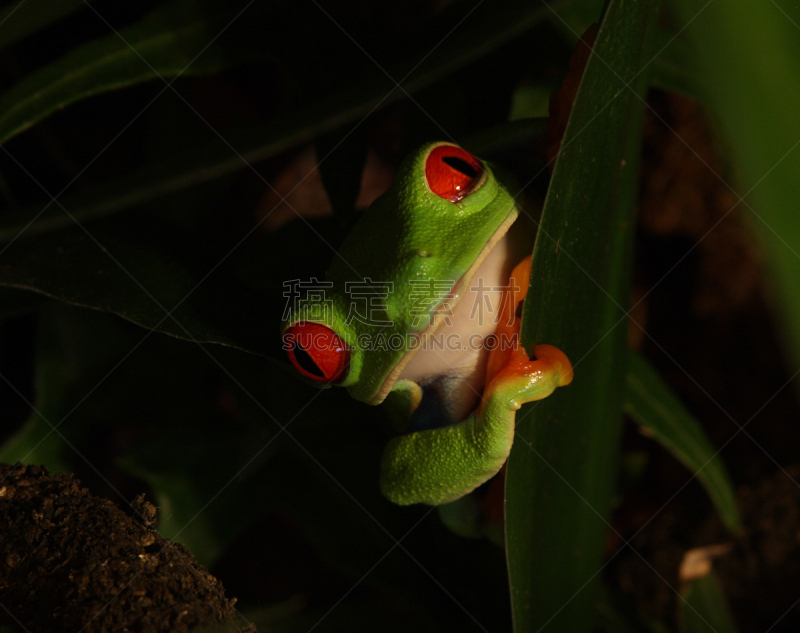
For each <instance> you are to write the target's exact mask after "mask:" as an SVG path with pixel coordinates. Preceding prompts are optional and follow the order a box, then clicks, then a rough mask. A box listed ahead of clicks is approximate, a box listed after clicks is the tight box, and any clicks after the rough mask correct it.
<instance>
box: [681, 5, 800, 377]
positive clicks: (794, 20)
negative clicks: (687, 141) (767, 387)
mask: <svg viewBox="0 0 800 633" xmlns="http://www.w3.org/2000/svg"><path fill="white" fill-rule="evenodd" d="M674 5H675V8H676V9H677V13H678V15H680V16H681V18H682V19H683V20H684V21H688V20H689V19H691V18H692V17H694V16H695V15H696V14H697V13H698V12H699V11H701V9H702V8H703V6H704V5H705V2H703V0H676V1H675V2H674ZM686 32H687V35H688V36H689V38H690V40H691V41H692V43H693V44H694V49H695V63H696V65H697V67H698V68H699V71H700V74H701V76H702V79H703V87H704V92H705V94H706V95H707V99H706V100H705V103H706V104H707V105H708V106H709V107H710V108H711V110H712V113H713V114H714V115H715V116H716V118H717V119H718V121H719V123H720V127H721V129H722V131H723V133H724V136H725V139H726V140H727V143H728V145H729V147H730V149H731V156H730V158H731V160H732V162H734V164H735V167H736V169H735V173H736V174H737V180H738V186H737V190H738V192H739V193H741V194H742V195H743V196H744V202H742V203H740V204H739V208H740V209H741V212H743V213H745V214H746V216H748V217H749V218H750V219H751V221H752V224H753V225H754V226H756V227H758V230H759V231H760V233H761V236H762V238H763V245H764V246H765V247H766V250H765V252H766V255H767V259H768V262H769V264H770V268H771V271H770V272H771V273H772V275H773V279H774V282H775V285H776V290H777V293H776V296H777V298H778V299H779V302H780V303H779V306H778V308H779V316H780V317H781V318H782V321H783V326H784V327H785V330H786V333H787V335H788V348H789V351H790V353H791V354H792V356H793V360H794V363H795V366H797V363H798V362H799V361H800V214H798V213H797V201H798V200H799V199H800V179H798V174H800V117H798V115H797V113H798V111H800V83H798V81H797V78H798V77H800V6H798V4H797V3H796V2H788V1H787V0H774V1H771V2H749V1H748V0H726V1H725V2H713V3H711V5H710V6H708V8H706V9H705V10H704V11H703V12H702V13H701V14H700V15H699V16H698V17H697V19H695V20H694V21H693V22H692V24H691V25H690V26H689V28H688V29H687V30H686Z"/></svg>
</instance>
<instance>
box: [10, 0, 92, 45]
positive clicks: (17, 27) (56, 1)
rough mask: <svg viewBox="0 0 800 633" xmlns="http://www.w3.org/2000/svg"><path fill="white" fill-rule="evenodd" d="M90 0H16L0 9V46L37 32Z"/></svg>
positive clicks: (84, 6) (84, 5) (83, 7)
mask: <svg viewBox="0 0 800 633" xmlns="http://www.w3.org/2000/svg"><path fill="white" fill-rule="evenodd" d="M90 1H91V0H17V1H16V2H14V4H12V5H10V6H8V7H5V8H4V9H2V10H0V33H2V37H0V48H5V47H6V46H11V45H12V44H15V43H16V42H19V41H20V40H22V39H24V38H26V37H28V36H29V35H33V34H34V33H37V32H39V31H41V30H42V29H44V28H45V27H47V26H50V25H51V24H53V23H54V22H56V21H58V20H60V19H61V18H63V17H66V16H68V15H70V14H72V13H74V12H75V11H77V10H78V9H85V8H86V5H87V4H88V3H89V2H90Z"/></svg>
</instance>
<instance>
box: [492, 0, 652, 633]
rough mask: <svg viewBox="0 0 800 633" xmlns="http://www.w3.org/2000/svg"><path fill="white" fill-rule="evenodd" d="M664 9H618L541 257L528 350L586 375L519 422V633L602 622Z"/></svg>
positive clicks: (552, 194)
mask: <svg viewBox="0 0 800 633" xmlns="http://www.w3.org/2000/svg"><path fill="white" fill-rule="evenodd" d="M659 7H660V2H659V1H658V0H641V1H639V2H631V1H630V0H610V2H608V4H607V8H606V12H605V16H604V18H603V21H602V23H601V26H600V30H599V32H598V36H597V41H596V44H595V47H594V53H593V54H592V56H591V58H590V59H589V62H588V64H587V67H586V71H585V74H584V77H583V81H582V83H581V86H580V89H579V91H578V94H577V97H576V101H575V105H574V108H573V111H572V114H571V117H570V120H569V123H568V125H567V129H566V133H565V138H564V142H563V144H562V150H561V155H560V157H559V159H558V162H557V163H556V167H555V171H554V174H553V178H552V180H551V184H550V189H549V191H548V194H547V199H546V201H545V205H544V210H543V214H542V220H541V225H540V229H539V235H538V237H537V241H536V245H535V247H534V253H533V269H532V273H531V287H530V290H529V292H528V297H527V299H526V301H525V313H524V317H523V332H522V343H523V344H524V345H525V347H526V348H527V349H529V350H532V349H533V347H534V344H538V343H548V344H552V345H556V346H558V347H560V348H561V349H562V350H564V352H566V354H567V356H568V357H569V358H570V359H571V360H572V362H573V363H574V364H575V379H574V381H573V382H572V384H571V385H569V386H568V387H562V388H560V389H558V390H557V392H556V393H555V394H554V395H553V396H550V397H549V398H547V399H545V400H543V401H541V402H538V403H534V404H533V405H528V406H527V407H524V408H523V409H522V410H521V411H520V413H518V414H517V436H516V441H515V442H514V446H513V448H512V451H511V457H510V459H509V463H508V472H507V483H506V543H507V556H508V566H509V577H510V582H511V595H512V607H513V617H514V629H515V631H516V632H517V633H523V632H524V633H527V632H529V631H530V632H533V631H539V630H541V629H542V628H543V627H545V626H546V627H547V630H553V631H571V632H574V633H577V632H580V631H588V630H590V629H591V626H592V619H593V617H592V614H593V606H594V603H593V596H594V589H595V586H594V583H595V581H597V580H598V578H599V573H600V570H601V568H602V559H603V552H604V548H605V541H606V535H607V533H608V529H609V525H608V522H607V518H606V517H607V516H608V513H609V510H610V505H611V498H612V493H613V488H614V482H615V479H616V472H617V467H618V463H617V462H618V452H619V446H618V445H619V437H620V429H621V423H622V399H623V394H624V379H625V363H626V357H627V348H626V324H627V319H626V318H625V316H626V315H625V306H627V305H628V297H629V288H630V267H631V261H630V260H631V241H632V237H633V208H634V194H635V186H636V178H637V175H638V169H637V165H638V158H639V145H640V138H641V124H642V112H643V109H644V101H643V97H642V95H643V94H644V91H645V89H646V86H647V72H646V70H645V72H640V71H641V70H642V69H643V68H645V65H646V64H647V62H648V61H649V57H648V52H649V51H650V47H651V46H652V39H653V38H652V31H653V27H654V22H655V20H656V18H657V17H658V14H659ZM627 84H630V86H628V85H627Z"/></svg>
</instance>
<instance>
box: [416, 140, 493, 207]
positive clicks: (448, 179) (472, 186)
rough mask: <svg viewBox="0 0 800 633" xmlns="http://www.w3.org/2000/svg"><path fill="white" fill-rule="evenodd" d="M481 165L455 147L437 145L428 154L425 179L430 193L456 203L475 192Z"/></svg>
mask: <svg viewBox="0 0 800 633" xmlns="http://www.w3.org/2000/svg"><path fill="white" fill-rule="evenodd" d="M482 173H483V165H481V162H480V161H479V160H478V159H477V158H475V157H474V156H473V155H472V154H470V153H469V152H468V151H466V150H464V149H461V148H460V147H458V146H457V145H439V146H438V147H435V148H433V150H431V153H430V154H428V159H427V162H426V163H425V177H426V178H427V179H428V186H429V187H430V188H431V191H433V193H435V194H436V195H437V196H439V197H440V198H444V199H445V200H449V201H450V202H458V201H459V200H462V199H464V198H465V197H467V196H468V195H469V194H471V193H473V192H474V191H475V190H476V184H479V183H480V182H481V178H480V176H481V174H482Z"/></svg>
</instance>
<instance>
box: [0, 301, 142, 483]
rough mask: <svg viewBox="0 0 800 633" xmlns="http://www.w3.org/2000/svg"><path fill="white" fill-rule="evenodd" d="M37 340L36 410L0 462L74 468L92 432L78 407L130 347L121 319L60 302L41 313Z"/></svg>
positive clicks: (4, 449) (1, 450)
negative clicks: (117, 319) (85, 440)
mask: <svg viewBox="0 0 800 633" xmlns="http://www.w3.org/2000/svg"><path fill="white" fill-rule="evenodd" d="M37 339H38V340H37V344H36V348H37V349H36V366H35V385H34V387H35V396H34V403H33V407H34V410H33V411H31V413H30V415H29V417H28V419H27V420H26V421H25V423H24V424H23V425H22V427H20V429H19V430H18V431H17V432H16V433H15V434H14V435H12V436H11V437H10V438H8V440H6V442H5V443H4V444H3V445H2V446H0V462H4V463H9V464H13V463H15V462H18V461H22V462H23V463H25V464H44V465H45V466H47V467H48V468H49V469H50V471H51V472H54V473H55V472H72V471H73V470H74V469H75V468H76V467H78V466H84V461H83V458H82V454H81V450H82V449H81V448H80V447H79V445H80V443H81V441H82V439H84V438H86V437H87V436H88V434H89V432H90V429H89V425H88V424H86V419H85V418H81V417H80V415H78V416H76V415H73V413H74V411H75V408H76V406H78V405H79V404H80V403H81V401H82V399H83V398H84V397H85V396H86V394H87V393H89V392H90V390H92V389H93V388H94V387H95V386H97V385H98V382H102V380H103V379H104V377H105V376H107V375H108V373H109V371H110V370H111V368H112V367H113V366H114V364H115V363H117V361H119V359H120V358H121V357H122V356H123V355H124V354H125V352H126V351H127V350H128V349H130V346H129V345H128V340H127V339H126V337H125V333H124V332H122V331H121V329H120V327H119V322H117V321H115V320H112V321H110V320H109V319H108V316H107V315H100V314H97V313H89V314H87V313H86V312H85V311H83V310H76V309H74V308H71V307H67V306H64V305H58V304H52V305H50V306H48V309H46V310H43V311H42V315H41V318H40V321H39V329H38V337H37ZM62 423H63V424H62ZM54 427H57V429H55V430H54ZM70 444H71V445H70Z"/></svg>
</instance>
